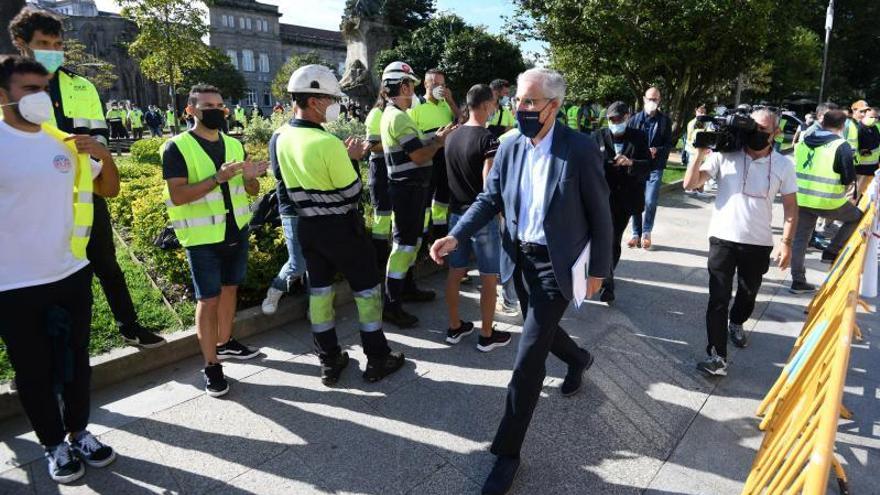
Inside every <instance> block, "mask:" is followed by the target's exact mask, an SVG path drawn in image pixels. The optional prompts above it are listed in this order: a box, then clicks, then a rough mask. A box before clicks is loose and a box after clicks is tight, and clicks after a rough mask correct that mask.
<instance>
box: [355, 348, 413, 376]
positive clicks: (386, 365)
mask: <svg viewBox="0 0 880 495" xmlns="http://www.w3.org/2000/svg"><path fill="white" fill-rule="evenodd" d="M405 362H406V359H405V358H404V356H403V353H402V352H390V353H388V354H387V355H386V356H383V357H381V358H376V359H368V360H367V369H366V371H364V380H366V381H368V382H370V383H374V382H378V381H379V380H381V379H383V378H385V377H386V376H388V375H390V374H391V373H394V372H395V371H397V370H399V369H400V368H403V364H404V363H405Z"/></svg>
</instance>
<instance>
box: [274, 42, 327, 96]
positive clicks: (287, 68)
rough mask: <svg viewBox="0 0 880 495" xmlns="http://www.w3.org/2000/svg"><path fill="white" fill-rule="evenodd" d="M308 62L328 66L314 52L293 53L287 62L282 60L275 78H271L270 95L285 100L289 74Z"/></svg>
mask: <svg viewBox="0 0 880 495" xmlns="http://www.w3.org/2000/svg"><path fill="white" fill-rule="evenodd" d="M310 64H318V65H326V66H327V67H330V64H328V63H327V61H325V60H324V59H322V58H321V57H320V55H318V54H317V53H315V52H306V53H294V54H292V55H291V56H290V58H288V59H287V62H284V65H282V66H281V69H279V70H278V72H277V73H276V74H275V79H273V80H272V96H274V97H275V99H276V100H280V101H284V100H286V99H287V98H288V93H287V82H288V81H289V80H290V75H291V74H293V72H294V71H295V70H296V69H299V68H300V67H302V66H303V65H310Z"/></svg>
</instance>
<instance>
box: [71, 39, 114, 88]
mask: <svg viewBox="0 0 880 495" xmlns="http://www.w3.org/2000/svg"><path fill="white" fill-rule="evenodd" d="M64 65H65V67H68V68H70V69H72V70H73V71H74V72H76V73H77V74H82V75H83V76H85V77H87V78H88V79H89V81H91V82H92V84H94V85H95V87H96V88H98V91H106V90H108V89H110V87H111V86H113V83H114V82H116V79H118V78H119V76H117V75H116V66H115V65H113V64H111V63H110V62H107V61H106V60H102V59H100V58H98V57H96V56H94V55H92V54H91V53H89V52H87V51H86V47H85V45H83V44H82V43H81V42H80V41H79V40H76V39H67V40H64Z"/></svg>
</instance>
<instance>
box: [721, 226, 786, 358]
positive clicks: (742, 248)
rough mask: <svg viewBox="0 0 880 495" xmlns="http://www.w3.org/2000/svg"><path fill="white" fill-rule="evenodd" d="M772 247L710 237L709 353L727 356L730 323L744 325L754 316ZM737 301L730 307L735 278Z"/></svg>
mask: <svg viewBox="0 0 880 495" xmlns="http://www.w3.org/2000/svg"><path fill="white" fill-rule="evenodd" d="M771 251H773V248H772V247H771V246H755V245H752V244H740V243H738V242H731V241H725V240H722V239H718V238H717V237H711V238H709V263H708V266H709V307H708V309H706V332H707V333H708V336H709V345H708V346H707V347H706V352H707V353H710V354H711V350H712V348H713V347H714V348H715V352H716V353H717V354H718V355H719V356H721V357H727V321H728V319H729V320H730V322H731V323H735V324H737V325H742V324H743V323H745V321H746V320H748V319H749V317H750V316H752V311H754V309H755V299H756V298H757V297H758V291H759V290H760V289H761V279H762V278H763V277H764V274H765V273H767V270H768V269H769V268H770V253H771ZM734 274H736V298H735V299H734V300H733V307H730V295H731V292H732V291H733V275H734Z"/></svg>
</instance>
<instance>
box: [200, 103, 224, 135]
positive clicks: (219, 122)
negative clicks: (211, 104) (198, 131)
mask: <svg viewBox="0 0 880 495" xmlns="http://www.w3.org/2000/svg"><path fill="white" fill-rule="evenodd" d="M201 112H202V116H201V117H200V118H199V122H201V123H202V125H204V126H205V127H207V128H208V129H212V130H217V129H219V128H221V127H223V121H224V120H226V112H225V111H223V109H222V108H209V109H206V110H202V111H201Z"/></svg>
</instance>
